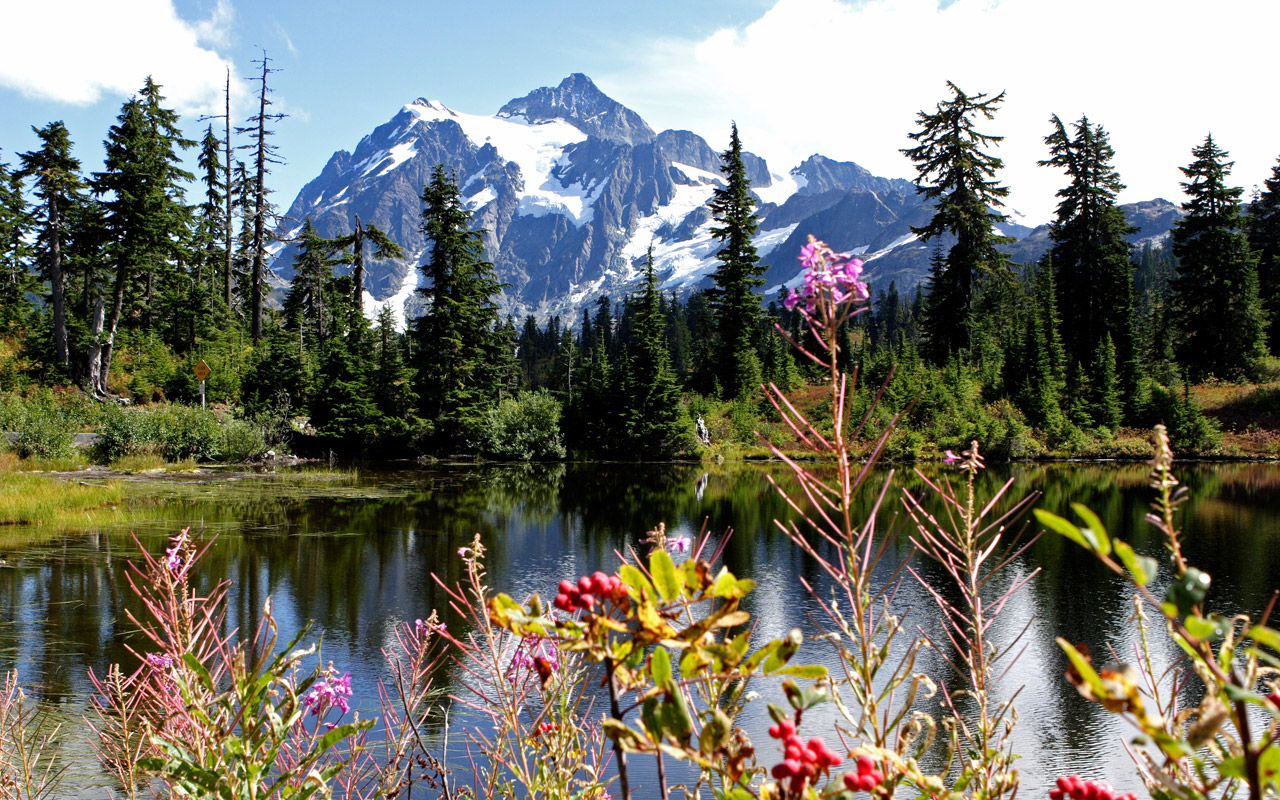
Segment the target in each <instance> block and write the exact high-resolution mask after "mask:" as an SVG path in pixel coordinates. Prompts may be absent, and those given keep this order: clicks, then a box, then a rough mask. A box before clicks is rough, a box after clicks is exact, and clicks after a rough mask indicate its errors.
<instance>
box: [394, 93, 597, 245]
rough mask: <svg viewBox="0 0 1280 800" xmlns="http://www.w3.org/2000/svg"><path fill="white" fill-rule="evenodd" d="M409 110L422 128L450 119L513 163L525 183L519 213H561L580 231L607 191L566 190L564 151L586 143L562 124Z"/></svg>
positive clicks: (436, 107)
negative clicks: (560, 170)
mask: <svg viewBox="0 0 1280 800" xmlns="http://www.w3.org/2000/svg"><path fill="white" fill-rule="evenodd" d="M405 110H407V111H408V112H410V113H411V114H413V115H414V117H415V119H416V121H417V122H418V123H424V124H426V123H431V122H436V121H441V120H446V119H447V120H452V121H453V122H456V123H457V124H458V125H459V126H461V127H462V131H463V133H465V134H466V136H467V138H468V139H470V140H471V142H472V143H473V144H474V145H475V146H476V147H483V146H484V145H485V144H491V145H493V146H494V148H495V149H496V150H497V151H498V154H499V155H500V156H501V157H502V158H504V159H505V160H507V161H508V162H514V163H515V164H516V166H517V167H519V168H520V175H521V177H522V178H523V181H524V185H523V187H522V188H521V190H520V191H519V192H518V193H517V195H516V201H517V205H516V213H517V214H519V215H521V216H532V217H540V216H544V215H546V214H562V215H564V216H566V217H568V218H569V219H571V220H572V221H573V223H574V225H576V226H578V227H581V226H582V225H584V224H586V223H587V222H589V221H590V220H591V218H592V216H593V215H594V213H595V209H594V204H595V201H596V200H597V199H598V198H599V197H600V193H601V192H602V191H603V190H604V185H605V181H601V182H600V183H598V184H595V185H590V186H585V185H582V184H580V183H575V184H571V185H569V186H565V185H564V184H563V183H562V182H561V181H560V179H559V178H557V177H556V175H555V171H556V168H557V167H561V166H565V164H564V149H565V147H567V146H568V145H571V144H576V143H578V142H581V141H585V140H586V138H587V135H586V134H585V133H583V132H582V131H581V130H579V129H578V128H575V127H574V126H573V125H570V124H569V123H567V122H564V121H562V120H547V121H542V122H530V121H529V120H528V119H526V118H525V117H523V116H519V115H511V116H504V117H496V116H480V115H476V114H464V113H461V112H459V111H454V110H453V109H451V108H448V107H447V106H445V105H443V104H442V103H439V102H436V101H430V100H419V101H417V102H415V103H411V104H410V105H407V106H405ZM468 182H470V181H468ZM489 199H492V198H489ZM473 200H474V198H473ZM488 201H489V200H486V201H485V202H488ZM481 205H484V203H473V204H472V207H473V208H478V207H479V206H481Z"/></svg>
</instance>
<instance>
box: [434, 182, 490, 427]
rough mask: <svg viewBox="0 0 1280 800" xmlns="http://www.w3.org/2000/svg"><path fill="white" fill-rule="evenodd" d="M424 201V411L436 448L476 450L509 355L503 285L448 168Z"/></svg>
mask: <svg viewBox="0 0 1280 800" xmlns="http://www.w3.org/2000/svg"><path fill="white" fill-rule="evenodd" d="M422 202H423V211H422V218H423V226H422V230H423V233H424V234H426V237H427V240H428V241H429V242H430V246H429V258H428V259H427V260H425V261H424V262H423V264H422V272H423V275H424V276H425V277H426V278H427V280H428V282H429V285H428V286H426V287H424V288H421V289H419V290H418V291H419V292H421V293H422V295H423V298H424V299H425V300H426V302H427V312H426V314H425V315H423V316H422V317H420V318H419V319H418V320H417V325H416V330H415V335H416V337H417V340H418V342H417V354H418V381H419V385H418V392H419V397H420V398H421V407H422V413H423V416H424V417H425V418H426V419H428V420H430V421H431V422H432V423H433V425H434V427H435V430H434V433H433V438H434V440H435V444H436V445H437V446H438V447H441V448H445V449H451V450H456V449H459V448H460V449H466V450H471V449H474V447H475V446H476V445H477V443H478V441H479V432H480V427H481V425H483V424H484V419H485V414H486V412H487V410H488V409H489V407H490V406H492V405H493V404H494V403H496V402H497V400H498V394H499V391H500V390H501V386H502V381H503V379H504V378H505V372H504V365H505V364H506V363H507V362H508V361H509V358H510V353H503V352H501V340H500V338H499V335H498V332H497V330H496V328H497V323H498V307H497V304H496V302H495V297H496V296H497V294H498V292H499V291H501V289H502V284H501V283H499V281H498V278H497V276H496V274H495V273H494V269H493V264H491V263H489V262H488V261H485V260H484V253H483V249H482V247H481V239H480V232H478V231H472V230H470V229H469V224H470V222H471V212H470V211H468V210H467V208H466V206H465V205H463V203H462V198H461V196H460V194H459V192H458V184H457V182H456V181H455V180H454V178H453V177H452V176H451V175H448V174H447V173H446V172H445V169H444V166H443V165H437V166H436V169H435V172H434V173H433V174H432V176H431V183H429V184H428V185H427V186H426V188H425V189H424V190H423V192H422Z"/></svg>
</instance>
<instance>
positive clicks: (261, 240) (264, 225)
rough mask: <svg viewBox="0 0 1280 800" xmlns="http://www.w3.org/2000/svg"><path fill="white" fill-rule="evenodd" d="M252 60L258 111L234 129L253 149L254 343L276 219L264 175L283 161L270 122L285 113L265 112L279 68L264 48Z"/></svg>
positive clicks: (250, 243)
mask: <svg viewBox="0 0 1280 800" xmlns="http://www.w3.org/2000/svg"><path fill="white" fill-rule="evenodd" d="M253 63H255V64H261V65H262V75H261V77H259V78H254V79H253V80H256V81H259V87H258V113H256V114H254V115H253V116H252V117H249V119H248V120H247V122H248V123H249V124H248V125H247V126H245V127H242V128H236V133H240V134H248V135H249V144H247V145H242V147H244V148H247V149H249V150H250V152H252V153H253V172H252V174H251V175H252V179H251V184H250V185H249V186H248V187H247V189H248V191H249V193H250V195H249V198H248V201H249V205H250V207H251V208H252V222H253V226H252V236H251V237H250V239H249V241H248V243H247V244H248V252H247V258H248V261H249V265H250V275H249V292H248V293H249V320H250V323H249V331H250V333H251V335H252V336H253V341H254V342H255V343H257V342H258V341H259V340H260V339H262V301H263V286H264V285H265V283H266V270H267V245H268V244H270V243H271V232H270V229H269V226H270V224H271V223H272V222H274V221H275V208H274V207H273V206H272V204H271V201H270V200H268V199H267V198H268V195H270V193H271V192H270V190H269V189H268V188H267V175H269V174H270V165H271V164H280V163H282V161H281V159H280V157H279V156H278V155H277V151H276V147H275V145H273V144H271V142H270V140H269V137H270V136H272V135H273V133H274V131H272V130H271V128H270V127H269V126H270V125H271V124H272V123H273V122H278V121H279V120H281V119H284V117H285V116H286V115H285V114H268V113H267V107H268V106H270V105H271V100H270V99H269V98H268V97H267V95H268V93H269V92H270V90H269V89H268V88H267V76H268V75H270V74H271V73H273V72H279V70H275V69H271V68H270V64H271V59H270V58H268V57H267V54H266V52H265V51H264V52H263V54H262V58H261V59H258V60H256V61H254V62H253Z"/></svg>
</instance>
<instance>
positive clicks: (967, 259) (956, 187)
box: [902, 81, 1012, 364]
mask: <svg viewBox="0 0 1280 800" xmlns="http://www.w3.org/2000/svg"><path fill="white" fill-rule="evenodd" d="M947 87H948V88H949V89H950V90H951V92H952V97H951V98H950V99H949V100H943V101H942V102H940V103H938V105H937V109H936V110H935V111H934V113H932V114H926V113H925V112H923V111H921V112H920V114H919V115H918V117H917V120H918V122H919V124H920V130H918V131H916V132H915V133H911V134H908V136H910V137H911V138H912V139H913V140H915V141H916V142H918V144H917V145H916V146H915V147H912V148H907V149H904V150H903V151H902V152H904V153H905V154H906V155H907V157H908V158H910V159H911V160H912V161H914V162H915V165H916V172H917V177H916V191H917V192H918V193H920V194H922V195H924V197H925V199H926V200H931V201H934V202H935V203H936V206H935V211H934V215H933V218H932V219H931V220H930V221H929V224H928V225H924V226H922V227H912V229H911V230H912V231H913V232H914V233H916V234H917V235H919V236H920V237H921V239H922V240H923V241H926V242H927V241H930V240H933V239H937V238H939V237H942V236H944V235H947V234H949V235H950V236H953V237H955V243H954V244H953V245H952V246H951V248H950V250H949V251H948V252H947V255H946V258H945V259H943V260H942V261H941V263H935V264H934V265H933V266H932V268H931V271H930V278H929V296H928V300H927V305H926V311H925V318H924V330H923V333H924V336H925V340H926V343H927V345H928V352H929V354H930V356H931V357H932V358H933V360H934V362H935V363H939V364H940V363H943V362H944V361H946V359H947V354H948V352H950V351H952V350H958V349H966V348H968V347H969V345H970V337H971V334H972V331H973V328H974V325H975V322H976V321H975V319H974V318H973V317H974V315H973V310H974V300H975V297H976V296H977V292H978V287H979V283H980V282H981V281H982V280H984V279H986V278H988V277H994V278H995V279H997V280H1004V281H1007V280H1009V279H1010V270H1009V260H1008V257H1007V256H1006V255H1005V254H1004V253H1001V252H1000V251H999V250H998V249H997V247H998V246H999V245H1001V244H1005V243H1007V242H1010V241H1012V239H1010V238H1009V237H1007V236H1001V235H999V234H997V233H996V231H995V229H994V226H995V225H996V224H997V223H1000V222H1004V220H1005V217H1004V215H1003V214H1001V213H999V212H998V211H995V210H993V209H996V208H1000V207H1002V206H1003V205H1004V201H1003V198H1004V197H1005V196H1006V195H1007V194H1008V193H1009V190H1008V188H1006V187H1004V186H1001V185H1000V184H999V182H997V181H996V179H995V174H996V171H997V170H999V169H1000V168H1001V167H1002V166H1003V165H1004V162H1003V161H1001V160H1000V159H999V158H996V157H995V156H992V155H989V154H988V153H986V152H984V148H988V147H990V146H991V145H997V144H999V142H1000V141H1001V140H1002V139H1003V138H1004V137H1002V136H992V135H990V134H986V133H982V132H980V131H978V130H977V129H976V128H975V127H974V123H975V118H977V117H982V118H983V119H987V120H990V119H993V118H994V117H995V112H996V107H997V106H999V105H1000V103H1001V102H1002V101H1003V100H1004V92H1001V93H1000V94H998V95H996V96H995V97H990V98H989V97H988V96H987V95H986V94H985V93H984V94H976V95H967V94H965V93H964V92H963V91H961V89H960V87H958V86H956V85H955V84H954V83H952V82H950V81H948V82H947Z"/></svg>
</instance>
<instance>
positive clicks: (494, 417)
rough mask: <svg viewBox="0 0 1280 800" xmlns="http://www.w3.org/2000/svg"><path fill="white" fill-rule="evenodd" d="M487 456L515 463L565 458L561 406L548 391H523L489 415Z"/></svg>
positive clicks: (485, 448)
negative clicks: (561, 432) (561, 428)
mask: <svg viewBox="0 0 1280 800" xmlns="http://www.w3.org/2000/svg"><path fill="white" fill-rule="evenodd" d="M484 437H485V438H484V443H483V449H484V453H485V455H488V456H490V457H493V458H500V459H509V460H512V461H531V460H542V459H556V458H564V456H565V448H564V437H562V436H561V434H560V403H559V401H557V400H556V399H555V398H554V397H552V396H551V395H549V394H547V393H546V392H543V391H540V392H521V393H520V396H519V397H516V398H515V399H512V398H507V399H505V400H503V401H502V402H501V403H499V404H498V407H497V408H495V409H493V410H492V411H490V412H489V424H488V426H487V427H486V428H485V432H484Z"/></svg>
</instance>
